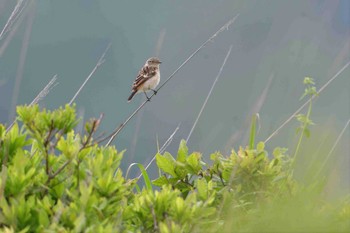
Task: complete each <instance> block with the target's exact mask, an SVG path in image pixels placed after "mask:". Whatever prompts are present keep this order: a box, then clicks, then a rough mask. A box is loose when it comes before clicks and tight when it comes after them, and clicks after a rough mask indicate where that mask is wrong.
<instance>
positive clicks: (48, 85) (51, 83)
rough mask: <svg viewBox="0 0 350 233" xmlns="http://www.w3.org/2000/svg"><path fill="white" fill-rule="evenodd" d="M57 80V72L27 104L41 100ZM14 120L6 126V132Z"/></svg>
mask: <svg viewBox="0 0 350 233" xmlns="http://www.w3.org/2000/svg"><path fill="white" fill-rule="evenodd" d="M56 80H57V74H55V75H54V76H53V78H52V79H51V80H50V82H49V83H48V84H46V86H45V87H44V88H43V89H42V90H41V91H40V92H39V94H38V95H37V96H36V97H35V98H34V99H33V101H32V102H31V103H30V104H29V106H32V105H34V104H37V103H38V102H39V101H41V100H42V99H43V98H45V96H46V95H47V94H49V92H50V91H51V90H52V88H54V87H55V86H56V85H57V84H58V83H57V82H56ZM15 122H16V120H14V121H13V122H12V123H11V124H10V125H9V127H7V129H6V132H8V131H9V130H10V129H11V128H12V126H13V125H14V124H15Z"/></svg>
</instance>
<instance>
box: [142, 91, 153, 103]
mask: <svg viewBox="0 0 350 233" xmlns="http://www.w3.org/2000/svg"><path fill="white" fill-rule="evenodd" d="M143 93H145V96H146V98H147V101H151V98H149V97H148V96H147V94H146V92H145V91H144V92H143Z"/></svg>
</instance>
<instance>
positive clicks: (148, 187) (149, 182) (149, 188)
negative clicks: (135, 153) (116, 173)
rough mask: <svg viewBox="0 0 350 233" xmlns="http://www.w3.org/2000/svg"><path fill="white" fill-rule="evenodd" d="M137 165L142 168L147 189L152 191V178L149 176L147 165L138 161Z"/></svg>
mask: <svg viewBox="0 0 350 233" xmlns="http://www.w3.org/2000/svg"><path fill="white" fill-rule="evenodd" d="M137 166H138V167H139V168H140V170H141V173H142V176H143V180H144V181H145V185H146V189H147V190H150V191H151V190H152V183H151V180H150V179H149V176H148V173H147V171H146V169H145V167H144V166H143V165H142V164H140V163H138V164H137Z"/></svg>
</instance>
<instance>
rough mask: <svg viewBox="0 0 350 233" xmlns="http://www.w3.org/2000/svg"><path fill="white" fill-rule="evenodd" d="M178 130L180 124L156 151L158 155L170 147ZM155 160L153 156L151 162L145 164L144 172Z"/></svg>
mask: <svg viewBox="0 0 350 233" xmlns="http://www.w3.org/2000/svg"><path fill="white" fill-rule="evenodd" d="M179 128H180V124H179V125H178V126H177V127H176V129H175V130H174V132H173V133H172V134H171V135H170V137H169V138H168V139H167V140H166V141H165V143H164V144H163V146H162V147H161V148H160V150H159V151H158V153H160V154H163V153H164V151H165V150H166V148H167V147H168V146H169V145H170V143H171V142H172V140H173V138H174V135H175V134H176V132H177V131H178V130H179ZM155 159H156V156H153V158H152V159H151V161H150V162H149V163H148V164H147V166H146V167H145V170H146V171H147V169H148V168H149V166H151V164H152V163H153V161H154V160H155ZM141 176H142V173H141V174H140V175H139V176H138V177H137V179H138V180H139V179H140V178H141Z"/></svg>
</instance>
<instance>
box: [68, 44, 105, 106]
mask: <svg viewBox="0 0 350 233" xmlns="http://www.w3.org/2000/svg"><path fill="white" fill-rule="evenodd" d="M111 45H112V44H111V43H109V44H108V45H107V47H106V49H105V51H104V52H103V53H102V55H101V57H100V59H98V61H97V63H96V65H95V67H94V68H93V69H92V71H91V72H90V74H89V75H88V76H87V77H86V79H85V81H84V82H83V84H81V86H80V87H79V89H78V90H77V92H76V93H75V94H74V96H73V98H72V99H71V100H70V101H69V103H68V104H69V105H71V104H72V103H73V102H74V101H75V99H76V98H77V96H78V95H79V94H80V92H81V90H82V89H83V88H84V86H85V85H86V83H87V82H88V81H89V79H90V78H91V77H92V75H94V73H95V72H96V70H97V69H98V68H99V67H100V66H101V65H102V64H103V63H104V61H105V60H104V58H105V56H106V53H107V52H108V50H109V48H110V47H111Z"/></svg>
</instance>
